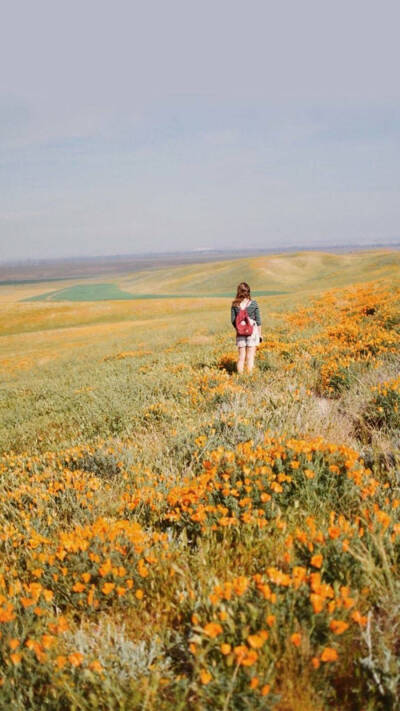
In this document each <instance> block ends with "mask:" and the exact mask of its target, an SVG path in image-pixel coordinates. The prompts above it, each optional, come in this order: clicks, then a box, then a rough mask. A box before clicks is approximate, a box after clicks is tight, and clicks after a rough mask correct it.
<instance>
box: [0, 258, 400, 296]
mask: <svg viewBox="0 0 400 711" xmlns="http://www.w3.org/2000/svg"><path fill="white" fill-rule="evenodd" d="M399 271H400V252H398V251H397V252H396V251H392V252H391V251H388V250H375V251H371V252H358V253H352V254H324V253H319V252H304V253H298V254H284V255H272V256H271V255H268V256H265V257H251V258H249V259H235V260H231V261H229V260H226V261H222V262H209V263H206V264H191V265H179V266H168V267H163V268H161V269H157V268H152V269H148V270H144V271H139V272H134V273H127V274H124V275H121V274H120V273H116V274H115V275H114V276H113V275H110V279H109V280H108V281H107V282H106V283H104V282H103V281H101V282H99V280H98V279H96V277H91V278H90V279H84V280H77V281H75V282H71V280H69V281H68V282H67V283H65V284H63V283H62V282H61V283H58V284H57V288H54V284H52V283H51V282H47V283H46V282H43V284H42V285H41V286H40V285H38V284H31V285H29V284H23V285H21V286H19V287H18V290H19V291H20V293H21V294H23V296H22V299H26V300H29V299H34V300H46V301H48V300H50V301H58V300H60V301H68V300H71V301H80V300H82V301H92V300H93V301H97V300H102V299H104V300H107V299H126V298H129V296H128V294H132V296H136V297H137V296H149V295H150V296H151V295H152V296H154V295H160V296H161V295H165V294H170V295H187V296H191V297H195V296H197V295H200V296H218V295H222V296H227V295H230V294H232V291H233V290H234V288H235V285H236V284H238V283H239V282H240V281H247V282H248V283H249V284H251V286H252V288H253V290H254V291H257V292H261V293H264V294H265V293H268V292H277V293H281V292H282V291H283V292H287V291H289V292H295V293H297V292H298V291H303V290H309V289H319V288H327V287H329V286H332V287H334V286H340V285H345V284H349V283H353V282H356V281H365V280H372V279H380V278H392V277H393V278H396V275H397V277H398V273H399ZM11 290H12V288H11V289H10V286H3V287H1V286H0V298H1V296H2V294H4V295H7V297H8V298H9V294H10V291H11ZM17 293H18V292H17V291H14V294H17ZM2 300H3V299H2Z"/></svg>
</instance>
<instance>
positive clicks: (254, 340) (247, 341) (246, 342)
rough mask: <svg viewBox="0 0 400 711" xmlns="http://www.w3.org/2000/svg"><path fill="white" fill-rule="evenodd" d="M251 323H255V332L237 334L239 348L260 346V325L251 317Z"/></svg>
mask: <svg viewBox="0 0 400 711" xmlns="http://www.w3.org/2000/svg"><path fill="white" fill-rule="evenodd" d="M250 323H251V324H252V325H253V333H252V334H251V336H236V345H237V347H238V348H248V347H249V346H258V345H259V343H260V336H259V335H258V326H257V324H256V322H255V321H254V320H253V319H252V318H251V319H250Z"/></svg>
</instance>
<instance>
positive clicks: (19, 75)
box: [0, 0, 400, 261]
mask: <svg viewBox="0 0 400 711" xmlns="http://www.w3.org/2000/svg"><path fill="white" fill-rule="evenodd" d="M1 7H2V21H1V23H0V261H6V260H20V259H42V258H55V257H68V256H81V255H82V256H97V255H111V254H134V253H137V252H148V251H151V252H157V251H161V252H165V251H176V250H192V249H193V250H198V249H241V250H243V249H246V248H249V249H254V248H279V247H291V246H299V245H300V246H307V247H313V246H318V247H321V246H322V247H323V245H326V246H330V245H332V244H338V245H346V244H349V243H352V244H355V243H356V244H360V245H364V246H368V244H371V243H378V244H384V243H394V242H400V194H399V193H400V155H399V153H400V151H399V148H400V81H399V78H398V71H399V66H400V43H399V41H398V28H399V26H400V4H399V3H398V0H396V1H392V0H380V2H376V0H374V1H373V2H371V1H369V0H363V1H362V2H361V1H359V0H346V1H343V0H335V2H332V0H331V2H328V1H327V0H318V1H314V0H312V1H310V0H302V1H301V2H298V1H297V0H291V1H290V2H289V1H288V0H279V2H277V0H275V1H274V2H272V1H270V0H262V1H261V0H246V1H244V0H241V1H240V2H239V1H237V0H229V2H227V1H226V0H212V1H210V0H202V1H201V2H198V1H197V2H195V1H194V0H168V2H166V1H165V0H158V1H155V0H146V2H136V0H129V1H125V0H113V2H111V1H110V0H107V2H104V0H95V1H94V0H79V2H78V1H77V0H68V2H67V0H51V1H48V0H35V2H34V3H33V2H32V1H31V0H12V1H11V0H3V2H2V5H1Z"/></svg>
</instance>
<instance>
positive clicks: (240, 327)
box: [235, 309, 253, 336]
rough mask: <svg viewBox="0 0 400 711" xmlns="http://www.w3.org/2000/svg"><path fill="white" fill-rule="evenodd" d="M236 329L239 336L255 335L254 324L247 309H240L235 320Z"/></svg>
mask: <svg viewBox="0 0 400 711" xmlns="http://www.w3.org/2000/svg"><path fill="white" fill-rule="evenodd" d="M235 328H236V333H237V335H238V336H251V334H252V333H253V324H252V323H251V322H250V319H249V314H248V313H247V309H239V313H238V314H237V316H236V318H235Z"/></svg>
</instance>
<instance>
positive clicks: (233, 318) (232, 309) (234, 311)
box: [231, 306, 236, 326]
mask: <svg viewBox="0 0 400 711" xmlns="http://www.w3.org/2000/svg"><path fill="white" fill-rule="evenodd" d="M235 321H236V309H235V307H234V306H231V323H232V326H235Z"/></svg>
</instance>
